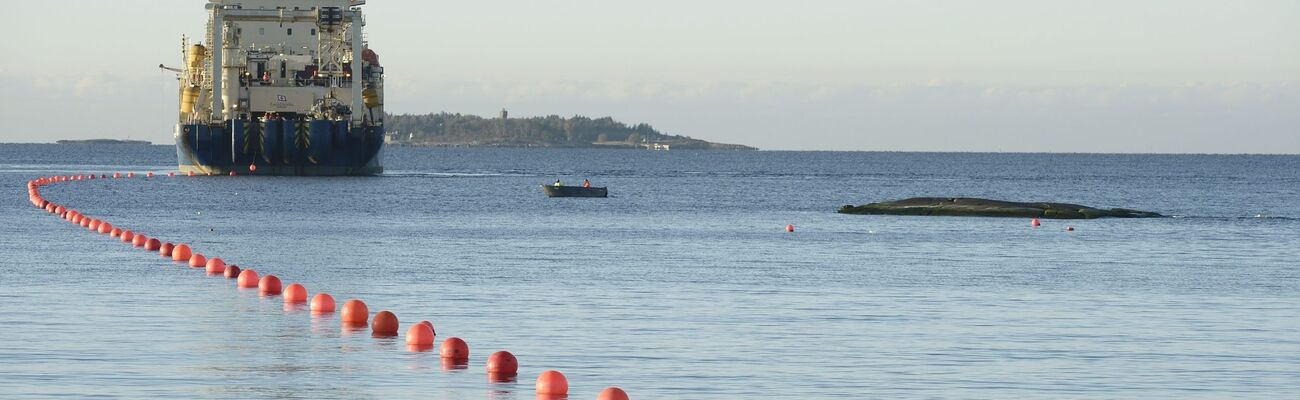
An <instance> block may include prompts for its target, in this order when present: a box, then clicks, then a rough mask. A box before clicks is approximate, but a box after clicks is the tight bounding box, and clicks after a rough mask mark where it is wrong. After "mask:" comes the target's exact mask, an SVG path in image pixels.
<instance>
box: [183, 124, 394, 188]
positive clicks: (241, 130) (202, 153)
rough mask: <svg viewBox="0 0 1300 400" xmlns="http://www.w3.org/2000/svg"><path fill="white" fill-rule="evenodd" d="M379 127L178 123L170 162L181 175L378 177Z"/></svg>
mask: <svg viewBox="0 0 1300 400" xmlns="http://www.w3.org/2000/svg"><path fill="white" fill-rule="evenodd" d="M383 149H384V127H383V126H382V125H367V126H361V127H356V128H353V127H351V126H349V124H348V122H347V121H329V120H289V119H272V120H268V121H264V122H263V121H256V120H230V121H226V122H225V123H222V124H211V125H209V124H180V125H178V126H177V134H176V158H177V160H178V163H179V164H180V171H181V172H193V173H196V174H208V173H211V174H221V175H225V174H229V173H230V172H232V171H233V172H235V173H236V174H248V173H250V172H251V170H252V168H250V166H256V171H255V172H252V173H254V174H257V175H318V176H333V175H378V174H381V173H383V172H384V166H383V162H382V159H383Z"/></svg>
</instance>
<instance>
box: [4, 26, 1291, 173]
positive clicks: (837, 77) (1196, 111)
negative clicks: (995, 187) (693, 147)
mask: <svg viewBox="0 0 1300 400" xmlns="http://www.w3.org/2000/svg"><path fill="white" fill-rule="evenodd" d="M204 3H205V2H204V1H201V0H116V1H102V0H45V1H22V2H9V3H6V5H5V7H6V11H5V14H6V16H7V18H5V20H6V22H5V23H4V24H0V35H3V36H2V37H4V38H6V39H5V40H3V41H0V88H4V94H0V120H3V121H5V122H4V128H0V142H52V141H55V140H59V139H84V138H130V139H142V140H150V141H153V142H155V143H171V141H172V139H171V132H172V124H174V123H175V121H174V118H173V116H174V110H175V109H176V107H177V104H176V102H177V91H176V81H175V79H174V76H173V75H172V74H170V73H164V72H162V71H159V70H158V69H157V68H156V66H157V65H158V64H159V63H166V64H169V65H179V64H181V61H180V56H181V53H180V50H181V49H180V40H181V35H190V36H191V37H202V29H203V26H204V24H205V23H206V14H205V13H204V10H203V5H204ZM363 10H364V11H365V12H366V14H367V24H368V25H367V27H366V32H367V37H368V39H369V40H370V43H371V47H372V48H373V49H374V50H376V51H377V52H378V53H379V55H380V58H381V62H382V63H383V65H384V68H385V72H386V80H385V87H386V98H385V106H386V107H387V109H388V111H389V112H394V113H428V112H439V111H447V112H455V113H465V114H477V115H495V114H496V113H497V112H499V110H501V109H502V108H505V109H508V110H509V111H510V115H511V116H517V117H522V116H545V115H552V114H555V115H561V116H571V115H575V114H576V115H586V116H592V117H601V116H611V117H613V118H614V119H616V120H619V121H623V122H625V123H629V124H635V123H642V122H644V123H649V124H651V125H653V126H654V127H655V128H657V129H659V130H660V131H662V132H665V133H670V134H679V135H686V136H691V137H694V138H698V139H704V140H709V141H715V142H723V143H740V144H746V145H751V146H756V147H759V148H762V149H765V150H872V151H874V150H883V151H1011V152H1108V153H1111V152H1118V153H1289V154H1297V153H1300V1H1294V0H1285V1H1266V0H1260V1H1248V0H1247V1H1231V2H1229V1H1202V0H1180V1H1156V0H1151V1H1109V0H1101V1H1088V2H1079V1H1054V0H987V1H906V2H903V1H874V0H856V1H839V0H834V1H832V0H804V1H799V2H791V1H768V0H747V1H737V0H710V1H699V0H694V1H684V0H660V1H654V2H627V1H608V0H604V1H571V0H552V1H535V0H532V1H523V0H521V1H514V0H495V1H475V2H451V1H427V0H370V1H369V2H368V4H367V5H365V6H364V7H363Z"/></svg>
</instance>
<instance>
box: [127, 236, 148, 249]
mask: <svg viewBox="0 0 1300 400" xmlns="http://www.w3.org/2000/svg"><path fill="white" fill-rule="evenodd" d="M148 241H149V237H148V236H145V235H135V237H133V238H131V245H132V246H135V247H144V243H145V242H148Z"/></svg>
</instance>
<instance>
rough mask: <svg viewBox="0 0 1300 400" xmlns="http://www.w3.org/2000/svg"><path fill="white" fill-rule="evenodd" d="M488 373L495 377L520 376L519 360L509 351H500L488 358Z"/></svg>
mask: <svg viewBox="0 0 1300 400" xmlns="http://www.w3.org/2000/svg"><path fill="white" fill-rule="evenodd" d="M487 372H488V373H489V374H493V375H517V374H519V359H517V358H515V355H514V354H510V352H508V351H504V350H502V351H498V352H496V353H492V355H490V356H488V360H487Z"/></svg>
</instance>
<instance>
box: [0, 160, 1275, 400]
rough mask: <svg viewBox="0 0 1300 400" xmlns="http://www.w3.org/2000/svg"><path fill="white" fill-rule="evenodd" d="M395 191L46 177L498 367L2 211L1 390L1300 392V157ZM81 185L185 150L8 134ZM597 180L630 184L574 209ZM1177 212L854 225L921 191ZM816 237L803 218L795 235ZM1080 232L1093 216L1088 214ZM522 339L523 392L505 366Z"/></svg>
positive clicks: (677, 394) (612, 167)
mask: <svg viewBox="0 0 1300 400" xmlns="http://www.w3.org/2000/svg"><path fill="white" fill-rule="evenodd" d="M386 151H387V158H386V162H385V164H386V166H387V171H388V172H387V173H386V174H385V175H384V176H382V177H376V178H287V177H241V178H228V177H213V178H192V179H191V178H186V179H180V178H170V179H169V178H154V179H150V180H145V179H134V180H129V181H125V182H123V181H115V182H113V181H111V180H110V181H93V182H78V183H65V184H58V185H52V186H48V187H46V188H45V189H44V190H43V195H44V196H45V197H46V198H48V199H50V200H52V201H55V202H58V203H61V204H67V205H69V206H71V207H73V208H75V209H77V210H79V211H82V212H83V213H85V214H88V215H91V216H95V217H98V218H103V219H106V220H109V221H111V222H112V223H114V224H115V225H117V226H125V227H129V228H132V229H135V230H138V231H141V232H143V233H145V234H148V235H150V236H151V237H154V236H156V237H160V238H162V239H164V240H167V241H173V242H175V241H183V242H187V243H190V244H191V245H193V246H194V247H195V249H196V251H197V252H200V253H203V254H205V255H208V256H210V257H211V256H218V257H222V258H224V259H225V260H226V261H227V262H228V263H233V264H238V265H240V266H241V267H245V268H253V269H256V270H258V271H260V272H264V273H273V274H275V275H277V276H279V277H280V278H281V279H283V280H284V281H285V283H286V284H288V283H290V282H301V283H304V284H305V285H306V286H307V288H308V290H309V291H310V292H311V293H312V294H315V293H317V292H320V291H325V292H328V293H331V294H333V295H334V296H335V297H336V298H337V299H338V300H339V301H340V302H341V301H343V300H346V299H349V298H361V299H364V300H365V301H366V302H367V303H368V304H369V305H370V308H371V311H378V310H391V311H393V312H395V313H396V314H397V315H398V316H399V318H401V320H402V327H403V331H404V329H405V328H406V326H408V325H409V324H411V323H413V322H415V321H418V320H421V319H429V320H431V321H433V323H434V325H435V326H436V327H437V332H438V334H439V336H438V340H439V341H441V340H443V339H446V338H448V337H451V336H456V337H460V338H463V339H465V340H466V341H467V342H468V343H469V346H470V349H471V357H472V359H471V363H470V365H469V367H468V369H466V370H450V371H448V370H444V369H443V368H442V366H441V364H440V362H439V360H438V359H437V355H436V354H431V353H410V352H407V351H406V349H405V346H404V344H403V343H402V342H401V341H400V338H399V339H375V338H371V337H370V335H369V333H368V332H362V333H354V332H344V331H342V330H341V329H340V328H339V326H338V323H337V316H333V317H332V318H319V317H313V316H312V315H311V314H310V313H307V312H305V311H304V310H302V309H297V308H289V309H286V308H285V307H284V306H283V304H282V302H281V300H280V298H278V297H277V298H261V297H259V296H258V295H257V294H256V293H255V292H249V291H240V290H237V289H235V288H234V285H233V282H231V281H229V280H226V279H223V278H211V277H205V276H203V274H202V273H201V272H198V271H196V270H193V269H190V268H187V267H182V266H180V265H178V264H173V263H171V262H169V261H164V260H162V259H161V258H159V257H158V256H157V255H151V254H147V253H145V252H143V251H141V250H138V249H133V248H131V247H129V246H124V245H122V244H121V243H120V242H118V241H116V240H112V239H109V238H108V237H106V236H103V235H96V234H91V233H90V232H88V231H87V230H85V229H83V228H79V227H73V226H72V225H71V224H68V223H66V222H64V221H61V220H58V219H57V218H54V217H51V216H49V214H47V213H44V212H41V211H38V210H36V209H35V208H32V207H31V206H30V204H28V203H27V202H26V201H25V200H24V199H22V198H21V197H20V196H18V195H16V194H15V195H13V196H10V197H9V200H8V201H5V202H2V203H0V208H3V209H4V212H3V213H0V224H3V225H4V226H5V227H6V229H4V230H3V232H0V237H3V242H4V243H6V245H5V246H3V247H2V248H0V260H3V262H2V264H0V265H2V267H0V315H4V322H5V323H3V324H0V337H2V338H4V339H5V340H3V341H0V393H5V395H6V396H15V397H45V396H55V395H61V396H68V397H88V396H93V395H104V396H109V397H126V398H141V397H198V398H230V397H236V398H285V397H289V398H378V397H399V398H407V397H417V396H419V397H433V398H445V399H477V398H485V397H486V398H492V399H529V398H533V397H534V395H533V392H532V384H533V379H534V378H535V377H536V376H537V374H538V373H540V372H541V371H543V370H546V369H557V370H560V371H563V372H564V373H565V374H566V375H568V377H569V380H570V384H571V387H572V389H571V391H570V394H571V396H570V398H573V399H586V398H594V397H595V395H596V393H597V392H598V391H599V390H600V389H601V388H604V387H607V386H620V387H623V388H625V389H627V390H628V392H629V393H630V394H631V395H632V397H633V398H642V399H646V398H690V399H706V398H707V399H711V398H719V399H733V398H785V399H806V398H872V397H888V398H920V397H925V398H933V397H940V398H1108V399H1109V398H1285V397H1291V396H1294V395H1295V391H1296V388H1297V387H1300V355H1297V354H1300V296H1297V295H1296V294H1297V293H1300V269H1298V268H1297V266H1296V262H1295V260H1297V259H1300V204H1298V203H1297V201H1296V200H1297V199H1300V156H1227V155H1224V156H1209V155H1091V154H1070V155H1062V154H956V153H849V152H846V153H824V152H735V153H731V152H687V151H673V152H646V151H617V150H605V151H601V150H516V149H470V150H446V149H411V148H390V149H387V150H386ZM0 160H2V161H0V182H2V183H3V185H4V187H7V188H9V189H10V190H11V192H10V193H20V189H19V187H21V185H23V184H24V182H26V181H27V180H30V179H34V178H37V177H40V176H49V175H55V174H80V173H86V172H96V173H109V174H111V173H112V172H114V171H137V172H143V171H157V172H165V171H171V170H174V169H175V149H174V148H173V147H171V146H100V147H90V146H77V145H12V144H4V145H0ZM584 177H586V178H590V179H592V181H593V182H594V183H596V184H597V185H601V186H609V187H610V192H611V197H610V198H608V199H549V198H545V197H544V196H543V195H542V194H541V192H540V191H539V190H538V187H537V186H538V185H539V184H543V183H547V182H551V181H554V180H555V179H557V178H561V179H564V180H565V181H566V182H572V183H577V182H580V181H581V179H582V178H584ZM923 195H930V196H976V197H989V198H998V199H1007V200H1026V201H1028V200H1044V201H1063V202H1073V203H1080V204H1086V205H1091V206H1098V207H1126V208H1135V209H1142V210H1151V211H1157V212H1161V213H1164V214H1167V215H1173V216H1175V217H1173V218H1160V219H1139V220H1116V219H1109V220H1091V221H1055V220H1047V221H1044V226H1043V227H1042V228H1038V229H1033V228H1030V227H1029V221H1028V220H1024V219H1018V218H1010V219H1001V218H958V217H948V218H937V217H936V218H926V217H895V216H850V215H839V214H835V213H834V210H835V208H837V207H838V206H840V205H843V204H850V203H852V204H860V203H866V202H871V201H882V200H892V199H898V198H904V197H911V196H923ZM787 223H790V224H794V225H795V226H796V228H797V231H796V232H795V233H793V234H787V233H785V232H783V231H782V228H783V227H784V226H785V225H786V224H787ZM1066 226H1074V227H1075V228H1076V229H1077V230H1076V231H1074V232H1065V231H1064V228H1065V227H1066ZM501 349H507V350H510V351H511V352H513V353H514V354H515V355H516V356H518V357H519V360H520V364H521V368H520V377H519V378H520V380H519V382H517V383H513V384H495V385H494V384H489V383H488V382H487V381H486V377H485V374H484V373H483V368H484V365H483V362H484V360H485V359H486V356H487V355H488V354H490V353H491V352H493V351H496V350H501Z"/></svg>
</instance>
